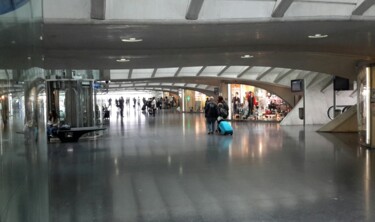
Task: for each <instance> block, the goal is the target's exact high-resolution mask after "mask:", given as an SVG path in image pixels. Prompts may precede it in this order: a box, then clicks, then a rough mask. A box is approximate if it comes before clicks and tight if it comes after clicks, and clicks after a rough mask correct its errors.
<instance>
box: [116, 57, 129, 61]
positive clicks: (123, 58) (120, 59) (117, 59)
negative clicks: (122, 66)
mask: <svg viewBox="0 0 375 222" xmlns="http://www.w3.org/2000/svg"><path fill="white" fill-rule="evenodd" d="M129 61H130V59H124V58H122V59H117V60H116V62H129Z"/></svg>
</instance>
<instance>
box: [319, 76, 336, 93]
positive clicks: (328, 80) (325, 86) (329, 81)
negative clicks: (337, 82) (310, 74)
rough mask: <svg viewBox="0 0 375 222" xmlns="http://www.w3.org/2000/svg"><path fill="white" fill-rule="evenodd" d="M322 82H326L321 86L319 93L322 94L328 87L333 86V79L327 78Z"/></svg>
mask: <svg viewBox="0 0 375 222" xmlns="http://www.w3.org/2000/svg"><path fill="white" fill-rule="evenodd" d="M324 81H326V83H325V84H324V85H323V87H322V89H321V90H320V92H322V93H324V92H325V91H326V89H327V88H328V86H330V85H331V84H333V78H332V77H331V76H329V77H327V78H326V79H325V80H324Z"/></svg>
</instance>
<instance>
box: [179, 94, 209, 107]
mask: <svg viewBox="0 0 375 222" xmlns="http://www.w3.org/2000/svg"><path fill="white" fill-rule="evenodd" d="M182 91H183V93H181V97H182V98H184V101H183V102H184V106H183V111H185V112H204V105H205V103H206V98H207V95H206V94H203V93H200V92H197V91H194V90H187V89H186V90H182Z"/></svg>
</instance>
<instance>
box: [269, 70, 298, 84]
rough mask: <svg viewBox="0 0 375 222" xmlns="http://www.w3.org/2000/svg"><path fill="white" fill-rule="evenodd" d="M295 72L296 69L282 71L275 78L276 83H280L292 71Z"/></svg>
mask: <svg viewBox="0 0 375 222" xmlns="http://www.w3.org/2000/svg"><path fill="white" fill-rule="evenodd" d="M292 72H294V69H291V70H289V71H288V72H286V73H284V74H283V73H280V74H279V75H278V76H277V77H276V79H275V80H273V82H274V83H279V82H280V81H281V80H283V79H284V78H285V77H287V76H288V75H289V74H290V73H292Z"/></svg>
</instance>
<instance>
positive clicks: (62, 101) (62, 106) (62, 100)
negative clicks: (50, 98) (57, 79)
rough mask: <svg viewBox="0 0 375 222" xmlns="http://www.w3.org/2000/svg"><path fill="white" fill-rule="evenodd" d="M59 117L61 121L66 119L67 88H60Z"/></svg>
mask: <svg viewBox="0 0 375 222" xmlns="http://www.w3.org/2000/svg"><path fill="white" fill-rule="evenodd" d="M58 93H59V118H60V121H64V120H65V113H66V108H65V90H59V91H58Z"/></svg>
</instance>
